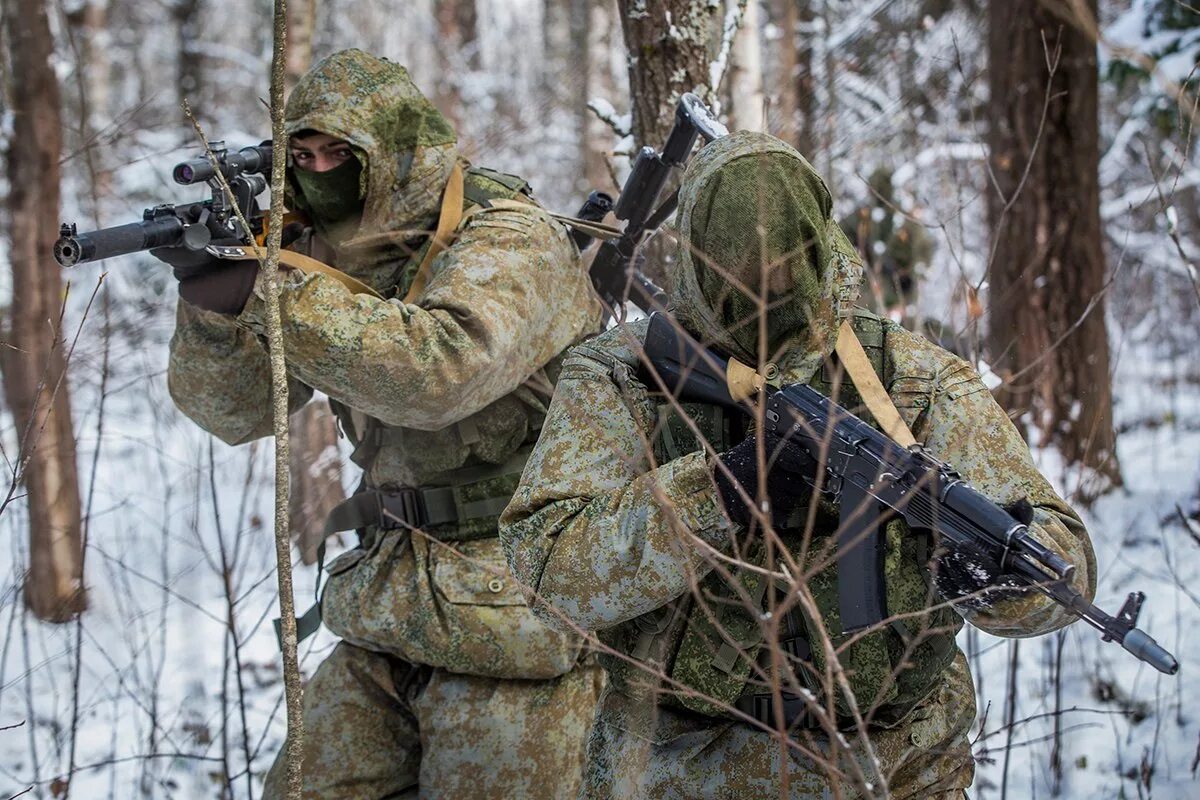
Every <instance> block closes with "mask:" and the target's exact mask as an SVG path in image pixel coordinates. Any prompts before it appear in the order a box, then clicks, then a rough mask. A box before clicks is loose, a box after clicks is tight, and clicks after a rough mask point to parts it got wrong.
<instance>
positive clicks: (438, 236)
mask: <svg viewBox="0 0 1200 800" xmlns="http://www.w3.org/2000/svg"><path fill="white" fill-rule="evenodd" d="M462 215H463V171H462V167H461V166H460V165H458V164H455V165H454V168H453V169H452V170H450V180H449V181H447V182H446V191H445V192H444V193H443V194H442V210H441V212H440V213H439V214H438V223H437V231H436V232H435V233H434V234H433V241H432V242H430V243H429V249H428V250H426V251H425V258H423V259H421V266H420V267H418V268H417V275H416V277H415V278H413V282H412V286H410V287H408V293H407V294H405V295H404V302H405V303H412V302H415V301H416V299H417V298H418V297H419V296H420V295H421V292H423V291H425V285H426V284H427V283H429V273H430V271H431V270H432V269H433V260H434V259H435V258H437V257H438V256H439V255H440V254H441V252H442V251H443V250H445V249H446V248H447V247H449V246H450V234H452V233H453V232H454V230H455V229H456V228H457V227H458V225H459V223H460V222H461V221H462Z"/></svg>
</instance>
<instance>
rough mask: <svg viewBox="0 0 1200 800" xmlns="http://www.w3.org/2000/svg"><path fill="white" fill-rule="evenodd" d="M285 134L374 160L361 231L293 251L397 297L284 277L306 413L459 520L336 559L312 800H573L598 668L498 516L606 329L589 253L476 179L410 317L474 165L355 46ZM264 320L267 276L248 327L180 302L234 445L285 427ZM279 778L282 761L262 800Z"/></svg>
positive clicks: (422, 102)
mask: <svg viewBox="0 0 1200 800" xmlns="http://www.w3.org/2000/svg"><path fill="white" fill-rule="evenodd" d="M287 130H288V133H289V135H291V134H295V133H298V132H304V131H310V130H311V131H317V132H321V133H327V134H329V135H332V136H336V137H339V138H343V139H345V140H346V141H347V142H349V144H350V145H351V147H352V149H353V152H354V153H355V155H356V157H357V159H358V161H360V162H361V164H362V173H361V179H360V180H361V199H362V209H363V210H362V215H361V222H360V223H358V224H357V225H355V226H352V227H351V228H350V229H338V230H333V229H330V230H329V231H326V232H314V231H313V230H312V229H310V230H308V231H306V232H305V233H304V235H303V236H301V237H300V239H299V240H298V241H297V242H296V243H295V244H294V245H293V248H294V249H299V250H303V251H306V252H308V253H310V254H312V255H314V256H316V257H318V258H321V259H322V260H326V261H327V262H329V263H332V264H334V265H335V266H337V267H339V268H340V269H342V270H343V271H346V272H348V273H349V274H351V275H353V276H354V277H356V278H358V279H360V280H362V281H364V282H366V283H367V284H369V285H370V286H371V287H372V288H374V289H376V290H377V291H378V292H380V293H381V294H382V295H383V296H384V297H386V298H390V299H388V300H386V301H385V300H380V299H378V298H376V297H372V296H368V295H362V294H360V295H352V294H350V293H349V292H348V291H347V290H346V289H345V288H343V286H342V285H341V284H339V283H338V282H337V281H335V280H333V279H331V278H329V277H327V276H325V275H321V274H308V275H304V274H301V273H296V272H293V273H286V274H284V275H282V276H281V279H282V281H283V286H282V290H281V295H280V301H281V306H282V316H283V338H284V345H285V347H286V352H287V361H288V374H289V392H290V395H289V396H290V406H291V409H292V410H293V411H294V410H295V409H297V408H299V407H300V406H302V405H303V404H304V403H306V402H307V401H308V400H309V399H310V398H311V397H312V395H313V391H314V390H318V391H321V392H323V393H325V394H326V395H328V396H329V397H330V398H331V400H332V401H333V402H334V406H335V410H336V412H337V413H338V416H339V420H340V422H341V424H342V427H343V429H344V430H345V432H346V434H347V436H348V437H349V438H350V439H351V442H352V443H354V444H355V445H356V446H357V449H356V451H355V454H354V460H355V461H356V462H357V463H358V464H359V465H360V466H362V467H363V469H364V471H365V474H364V484H365V488H369V489H382V490H388V491H393V490H399V489H400V488H401V487H448V488H446V489H445V492H444V495H445V497H446V498H450V499H452V500H453V503H452V505H453V507H454V508H455V509H457V512H456V513H458V514H459V517H458V519H457V520H455V521H451V522H442V523H439V524H429V525H427V526H425V527H424V531H423V532H419V531H414V530H410V529H406V528H404V527H399V528H397V529H391V530H386V529H382V527H381V526H380V525H378V524H364V526H363V529H362V530H361V531H360V533H361V535H362V543H361V546H360V547H359V548H356V549H355V550H353V551H351V552H349V553H346V554H344V555H342V556H341V557H339V558H338V559H337V560H336V561H334V562H333V563H332V564H331V565H330V567H329V573H330V577H329V579H328V585H327V588H326V591H325V594H324V599H323V604H322V605H323V611H324V621H325V623H326V624H327V625H328V626H329V628H330V629H331V630H333V631H334V632H335V633H337V634H339V635H340V636H342V638H343V641H342V643H340V644H339V645H338V646H337V647H336V649H335V650H334V651H333V653H332V654H331V655H330V656H329V657H328V658H327V659H326V660H325V661H324V663H323V664H321V666H320V668H319V669H318V670H317V671H316V674H315V675H314V676H313V677H312V678H311V680H310V681H309V682H308V684H307V688H306V690H305V704H304V713H305V733H306V736H305V754H304V775H305V793H304V796H305V797H311V798H318V797H320V798H333V797H336V798H363V800H368V799H370V800H377V799H378V798H384V797H387V798H393V797H417V796H421V797H447V798H449V797H454V798H470V797H547V798H559V797H573V796H574V794H575V792H576V787H577V786H578V782H579V775H580V772H581V769H582V767H581V759H582V754H583V747H584V742H585V740H586V737H587V731H588V730H589V728H590V725H591V720H592V716H593V710H594V708H595V703H596V698H597V696H598V693H599V690H600V685H601V682H602V678H603V673H602V672H601V671H600V669H599V668H598V667H597V666H595V665H594V664H592V663H590V661H589V659H588V658H587V657H585V656H582V654H581V653H582V647H581V642H580V641H579V640H578V639H577V638H576V637H574V636H570V635H565V634H562V633H559V632H557V631H554V630H551V629H550V628H548V627H546V626H545V625H543V624H542V623H541V622H539V621H538V620H537V619H536V618H534V617H533V615H532V613H531V612H530V611H529V609H528V608H527V607H526V605H525V603H524V599H523V597H522V595H521V593H520V590H519V588H518V587H517V586H516V584H515V582H514V580H513V579H512V576H511V575H509V574H508V573H507V570H506V568H505V565H504V559H503V555H502V553H501V549H500V544H499V541H498V539H497V538H496V517H497V515H498V513H499V510H500V508H502V507H503V505H504V503H505V502H507V499H508V497H509V496H510V495H511V492H512V490H513V488H515V485H516V481H517V476H518V474H519V471H520V465H521V463H522V459H523V457H524V455H525V454H526V453H527V452H528V449H529V447H530V446H531V444H532V441H533V439H534V438H535V437H536V435H537V432H538V430H539V429H540V427H541V424H542V420H543V419H544V416H545V413H546V408H547V405H548V402H549V394H550V392H551V390H552V386H553V380H554V378H555V377H556V375H555V373H556V371H557V360H558V357H559V355H560V354H561V353H562V352H563V351H564V350H565V348H567V347H568V346H569V345H571V344H572V343H574V342H576V341H578V340H580V339H581V338H582V337H584V336H585V335H587V334H589V333H591V332H593V331H595V330H596V328H597V325H598V321H599V308H598V304H597V302H596V301H595V300H594V299H593V296H592V294H591V290H590V286H589V284H588V280H587V276H586V273H585V271H584V270H583V269H582V268H581V266H580V263H579V257H578V252H577V250H576V249H575V247H574V245H573V244H572V243H571V241H570V239H569V237H568V235H567V232H566V230H565V229H564V228H563V227H562V226H561V225H560V224H558V223H556V222H554V221H552V220H551V219H550V218H548V217H547V216H546V215H545V213H544V212H542V211H541V210H540V209H539V208H538V207H537V206H536V204H533V202H532V201H531V200H529V199H528V197H527V196H526V194H525V193H524V192H523V191H522V189H523V187H524V184H523V183H522V182H520V181H519V180H517V179H514V178H512V177H511V176H503V175H500V174H498V173H492V172H488V171H486V170H476V169H474V168H470V169H468V170H467V173H466V181H465V185H466V201H465V202H464V205H466V206H469V207H470V209H472V210H475V211H477V212H478V213H473V214H470V215H468V216H467V217H466V218H465V219H464V221H463V223H462V224H461V225H460V226H459V229H458V231H457V234H456V236H455V238H454V240H453V244H452V245H451V246H450V247H449V248H448V249H447V250H445V251H444V252H442V253H441V254H440V255H438V256H437V258H436V259H435V260H434V261H433V267H432V277H431V278H430V280H429V282H428V284H427V285H426V287H425V289H424V290H423V291H422V292H421V294H420V295H419V296H418V297H417V299H416V302H413V303H408V304H406V303H404V302H403V301H402V300H401V299H398V298H402V297H403V296H404V294H405V291H406V290H407V288H408V287H409V286H410V285H411V283H412V281H413V279H414V274H415V272H416V270H417V265H418V264H419V262H420V261H421V258H422V256H423V255H424V253H425V248H426V247H428V246H429V239H430V237H429V236H428V235H427V233H426V232H427V231H429V230H431V229H432V227H433V225H434V222H435V221H436V220H437V218H438V213H439V206H440V204H441V198H442V194H443V188H444V187H445V186H446V185H447V180H448V178H449V176H450V174H451V170H452V168H453V167H454V165H455V164H456V163H463V162H459V161H458V155H457V150H456V148H455V143H454V134H453V131H451V129H450V127H449V125H448V124H447V123H446V121H445V120H444V119H443V118H442V117H441V116H440V115H439V114H438V113H437V111H436V110H435V109H434V108H433V106H432V105H431V104H429V102H428V101H427V100H426V99H425V98H424V97H422V96H421V95H420V94H419V93H418V92H417V90H416V88H415V87H414V86H413V85H412V83H411V81H410V80H409V78H408V74H407V72H406V71H405V70H404V69H403V68H402V67H399V66H397V65H394V64H391V63H388V62H387V61H384V60H380V59H377V58H374V57H372V56H368V55H366V54H364V53H362V52H360V51H356V50H350V51H345V52H342V53H338V54H336V55H334V56H332V57H330V58H329V59H327V60H325V61H324V62H322V63H321V64H319V65H318V66H316V67H315V68H314V69H313V70H312V71H311V72H310V73H309V74H308V75H307V76H306V77H305V78H304V79H303V80H301V82H300V83H299V85H298V86H297V87H296V89H295V90H294V91H293V92H292V94H291V96H290V98H289V100H288V106H287ZM463 166H466V165H465V163H463ZM289 180H290V186H291V193H292V200H293V203H294V205H296V206H299V207H300V208H305V207H306V203H305V198H304V197H302V196H297V195H298V192H299V190H298V188H297V186H298V184H297V183H296V181H295V179H294V175H289ZM496 198H507V199H509V200H510V201H512V200H515V201H516V202H518V203H521V204H522V207H520V208H513V207H511V206H510V207H506V208H491V207H490V206H491V200H492V199H496ZM499 205H503V204H499ZM481 208H482V209H483V210H480V209H481ZM318 231H320V226H319V225H318ZM381 241H382V242H384V244H382V245H381V244H380V242H381ZM264 308H265V306H264V302H263V300H262V287H261V285H258V286H256V287H255V294H254V296H252V297H251V299H250V300H249V302H248V303H247V305H246V308H245V309H244V311H243V312H242V313H241V314H240V315H239V316H237V317H236V318H231V317H225V316H221V315H217V314H213V313H210V312H207V311H202V310H200V309H198V308H196V307H194V306H190V305H188V304H187V303H184V302H181V303H180V306H179V310H178V324H177V328H176V332H175V335H174V338H173V339H172V342H171V357H170V367H169V372H168V377H169V385H170V390H171V394H172V397H174V398H175V401H176V403H177V404H178V405H179V407H180V408H181V409H183V411H184V412H185V413H186V414H187V415H188V416H190V417H191V418H192V419H193V420H195V421H196V422H197V423H198V424H200V425H201V426H203V427H204V428H205V429H207V430H209V431H211V432H212V433H213V434H215V435H216V436H218V437H220V438H221V439H222V440H224V441H226V442H228V443H230V444H239V443H242V442H247V441H250V440H252V439H255V438H258V437H261V436H265V435H268V434H269V433H270V426H271V412H270V403H269V385H268V361H267V351H266V347H265V328H264V324H265V323H264V316H265V314H264ZM447 502H449V501H447ZM472 509H474V510H473V511H472ZM376 522H378V518H376ZM282 778H283V769H282V759H279V760H277V762H276V766H275V767H274V768H273V769H272V771H271V773H270V775H269V776H268V779H267V796H268V797H276V796H281V795H282V788H281V787H282Z"/></svg>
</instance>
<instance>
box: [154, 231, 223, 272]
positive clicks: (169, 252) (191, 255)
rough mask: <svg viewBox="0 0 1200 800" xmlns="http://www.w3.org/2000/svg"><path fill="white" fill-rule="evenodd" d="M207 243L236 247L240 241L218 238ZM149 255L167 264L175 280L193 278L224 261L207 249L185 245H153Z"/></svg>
mask: <svg viewBox="0 0 1200 800" xmlns="http://www.w3.org/2000/svg"><path fill="white" fill-rule="evenodd" d="M209 244H213V245H217V246H218V247H238V246H240V245H241V244H242V242H241V241H240V240H239V239H218V240H216V241H213V242H209ZM150 255H152V256H154V257H155V258H157V259H158V260H159V261H161V262H163V263H164V264H169V265H170V266H171V271H172V272H174V273H175V280H177V281H185V280H187V279H188V278H194V277H195V276H197V275H199V274H200V273H202V272H204V271H205V270H209V269H212V268H213V267H215V266H216V265H218V264H221V263H226V262H222V261H221V259H219V258H217V257H215V256H212V255H209V253H208V251H207V250H205V249H203V248H201V249H200V250H192V249H190V248H187V247H155V248H154V249H153V250H151V251H150Z"/></svg>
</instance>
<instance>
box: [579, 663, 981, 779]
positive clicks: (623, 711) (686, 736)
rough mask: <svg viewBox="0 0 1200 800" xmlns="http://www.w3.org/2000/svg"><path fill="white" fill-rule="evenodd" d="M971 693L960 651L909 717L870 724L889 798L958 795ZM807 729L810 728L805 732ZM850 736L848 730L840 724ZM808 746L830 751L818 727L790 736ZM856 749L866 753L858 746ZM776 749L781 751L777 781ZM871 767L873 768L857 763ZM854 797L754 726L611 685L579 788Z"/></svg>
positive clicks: (969, 764) (964, 773)
mask: <svg viewBox="0 0 1200 800" xmlns="http://www.w3.org/2000/svg"><path fill="white" fill-rule="evenodd" d="M974 718H975V693H974V686H973V685H972V683H971V679H970V673H969V671H968V670H967V664H966V659H965V658H964V656H963V655H962V654H961V653H959V655H958V658H957V659H956V660H955V662H954V664H953V665H952V666H951V667H950V669H949V670H947V680H946V681H945V682H944V683H943V684H942V686H941V687H940V688H939V689H938V691H937V692H935V694H934V695H933V697H931V698H930V699H929V700H928V701H926V702H925V703H923V704H922V705H921V706H919V707H918V708H917V709H916V710H915V711H914V712H913V714H912V715H911V718H910V719H909V720H907V721H905V722H903V723H901V724H900V725H898V726H897V727H894V728H890V729H886V730H872V731H871V734H870V738H871V745H872V747H873V748H874V751H875V755H876V757H877V758H878V760H879V764H880V767H881V769H882V770H883V772H884V775H885V776H886V777H887V779H888V789H889V794H888V796H889V797H890V798H894V800H963V798H964V797H965V794H964V790H965V789H966V788H967V787H969V786H970V785H971V781H972V779H973V777H974V771H975V764H974V761H973V759H972V756H971V749H970V745H969V744H968V741H967V732H968V731H969V729H970V727H971V723H972V721H973V720H974ZM809 734H811V735H809ZM846 738H847V739H848V740H850V742H851V744H852V745H853V744H854V735H853V734H852V733H850V732H847V733H846ZM796 739H797V740H798V741H800V742H801V744H802V746H804V747H806V748H807V749H808V750H809V752H829V745H828V740H827V739H826V737H825V735H824V734H823V733H821V732H820V731H812V732H802V733H801V734H799V735H797V736H796ZM854 757H855V758H856V759H857V760H858V761H859V762H860V763H864V764H865V763H866V761H867V759H866V757H865V754H864V753H862V752H860V751H859V750H858V749H857V748H855V750H854ZM783 758H786V759H787V763H786V770H787V782H786V783H784V780H783V779H782V777H781V776H782V773H783V771H784V769H783V768H784V766H785V765H784V764H783V762H782V760H783ZM864 772H865V773H866V774H867V776H868V777H869V776H870V775H871V773H870V772H869V771H867V770H865V769H864ZM751 797H753V798H764V800H774V799H775V798H783V799H784V800H852V798H857V797H859V795H858V793H857V792H855V791H854V790H853V789H852V788H851V787H850V786H849V785H848V784H837V783H835V782H833V781H831V780H830V779H829V778H828V777H826V774H825V773H824V772H823V771H822V770H821V769H820V768H819V767H818V766H817V764H816V763H815V762H814V761H813V760H812V759H810V758H809V757H806V756H804V755H802V754H801V753H800V752H798V751H797V750H796V749H794V748H791V749H789V751H788V754H787V755H786V756H784V755H783V754H782V753H781V748H780V745H779V741H778V740H777V739H776V738H775V737H773V736H771V735H770V734H768V733H766V732H764V731H762V730H761V729H757V728H754V727H752V726H750V725H747V724H742V723H740V722H734V721H732V720H727V719H720V718H716V717H707V716H703V715H700V714H693V713H689V712H682V711H676V710H674V709H671V708H668V707H665V706H656V705H654V704H653V700H649V702H648V703H647V698H631V697H629V696H627V695H625V694H622V693H620V692H618V691H614V689H613V687H612V686H609V688H608V689H607V690H606V691H605V694H604V698H603V699H602V701H601V705H600V710H599V712H598V715H597V718H596V726H595V728H594V729H593V730H592V736H591V740H590V741H589V743H588V753H587V767H586V770H585V773H584V785H583V788H582V789H581V790H580V798H586V800H734V799H735V798H737V800H742V799H743V798H751Z"/></svg>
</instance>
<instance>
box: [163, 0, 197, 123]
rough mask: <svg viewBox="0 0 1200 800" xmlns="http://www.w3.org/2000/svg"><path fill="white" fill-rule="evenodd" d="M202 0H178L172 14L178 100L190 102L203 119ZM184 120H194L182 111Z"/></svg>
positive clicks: (186, 121) (193, 113) (194, 114)
mask: <svg viewBox="0 0 1200 800" xmlns="http://www.w3.org/2000/svg"><path fill="white" fill-rule="evenodd" d="M201 5H202V3H201V0H178V2H177V4H176V5H175V6H174V7H173V10H172V12H171V13H172V16H174V18H175V26H176V30H177V35H178V52H177V53H176V62H175V69H176V72H177V74H178V83H177V84H176V85H177V86H178V88H179V100H180V102H181V103H183V102H187V104H188V105H189V106H190V107H191V110H192V115H193V116H195V118H196V119H203V118H204V114H203V104H202V102H201V100H202V98H201V96H200V93H201V91H202V90H203V88H204V79H203V78H204V67H203V55H202V53H201V46H200V12H201ZM180 119H181V121H183V122H185V123H187V125H188V127H189V129H190V127H191V122H190V121H189V120H188V118H187V115H185V114H183V112H182V111H180Z"/></svg>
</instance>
